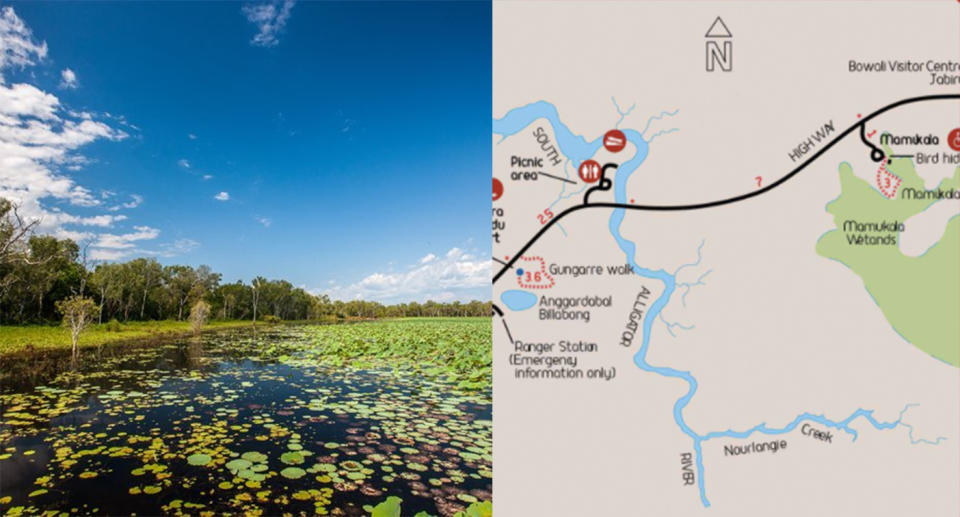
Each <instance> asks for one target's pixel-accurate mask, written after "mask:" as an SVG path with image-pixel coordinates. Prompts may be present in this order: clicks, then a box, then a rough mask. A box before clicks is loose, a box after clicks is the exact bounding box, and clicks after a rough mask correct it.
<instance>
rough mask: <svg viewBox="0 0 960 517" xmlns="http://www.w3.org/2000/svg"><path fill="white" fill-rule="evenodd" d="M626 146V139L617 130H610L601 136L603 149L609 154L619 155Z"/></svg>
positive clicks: (621, 132)
mask: <svg viewBox="0 0 960 517" xmlns="http://www.w3.org/2000/svg"><path fill="white" fill-rule="evenodd" d="M626 146H627V137H626V135H624V134H623V131H620V130H619V129H611V130H610V131H607V133H606V134H605V135H603V147H604V148H606V150H608V151H610V152H611V153H619V152H620V151H622V150H623V148H624V147H626Z"/></svg>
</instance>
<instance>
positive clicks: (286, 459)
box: [280, 452, 303, 465]
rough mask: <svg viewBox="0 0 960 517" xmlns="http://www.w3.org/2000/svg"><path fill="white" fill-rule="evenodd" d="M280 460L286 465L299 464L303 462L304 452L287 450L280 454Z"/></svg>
mask: <svg viewBox="0 0 960 517" xmlns="http://www.w3.org/2000/svg"><path fill="white" fill-rule="evenodd" d="M280 461H281V462H282V463H283V464H284V465H299V464H301V463H303V454H301V453H299V452H285V453H283V454H281V455H280Z"/></svg>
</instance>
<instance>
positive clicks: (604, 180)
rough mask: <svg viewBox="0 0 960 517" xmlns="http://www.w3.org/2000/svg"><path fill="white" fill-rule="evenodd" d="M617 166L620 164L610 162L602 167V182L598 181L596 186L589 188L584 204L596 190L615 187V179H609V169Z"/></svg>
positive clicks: (584, 196) (601, 190) (584, 197)
mask: <svg viewBox="0 0 960 517" xmlns="http://www.w3.org/2000/svg"><path fill="white" fill-rule="evenodd" d="M617 167H619V165H618V164H616V163H608V164H606V165H604V166H603V168H602V169H600V183H598V184H597V186H596V187H591V188H589V189H587V193H586V194H584V195H583V204H587V203H589V202H590V194H591V193H593V192H594V191H600V192H603V191H606V190H610V188H611V187H613V181H611V180H608V179H607V169H610V168H613V169H616V168H617Z"/></svg>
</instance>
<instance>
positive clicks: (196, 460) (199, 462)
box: [187, 454, 213, 467]
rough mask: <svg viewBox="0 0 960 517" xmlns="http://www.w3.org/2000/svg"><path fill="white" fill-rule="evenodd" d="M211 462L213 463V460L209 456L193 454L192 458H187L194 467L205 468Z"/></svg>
mask: <svg viewBox="0 0 960 517" xmlns="http://www.w3.org/2000/svg"><path fill="white" fill-rule="evenodd" d="M211 461H213V458H211V457H210V456H209V455H207V454H191V455H190V456H187V463H189V464H191V465H193V466H194V467H203V466H204V465H207V464H208V463H210V462H211Z"/></svg>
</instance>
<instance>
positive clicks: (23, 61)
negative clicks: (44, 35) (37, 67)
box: [0, 7, 47, 82]
mask: <svg viewBox="0 0 960 517" xmlns="http://www.w3.org/2000/svg"><path fill="white" fill-rule="evenodd" d="M46 57H47V42H45V41H42V42H39V43H38V42H36V41H35V40H34V39H33V32H32V31H31V30H30V28H29V27H27V25H26V24H25V23H23V20H21V19H20V17H19V16H17V13H15V12H14V11H13V7H3V8H0V70H2V69H4V68H6V67H9V66H17V67H20V68H23V67H25V66H27V65H33V64H35V63H36V61H43V59H44V58H46ZM34 60H36V61H34ZM0 82H2V81H0Z"/></svg>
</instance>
